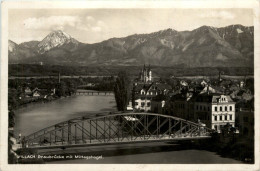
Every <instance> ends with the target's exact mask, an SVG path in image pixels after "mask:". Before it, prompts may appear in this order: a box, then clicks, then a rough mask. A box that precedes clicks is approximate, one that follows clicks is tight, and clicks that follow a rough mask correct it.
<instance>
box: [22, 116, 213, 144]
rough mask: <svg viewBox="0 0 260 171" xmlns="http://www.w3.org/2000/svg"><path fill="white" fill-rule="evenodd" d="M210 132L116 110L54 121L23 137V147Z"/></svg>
mask: <svg viewBox="0 0 260 171" xmlns="http://www.w3.org/2000/svg"><path fill="white" fill-rule="evenodd" d="M211 132H212V130H211V129H209V128H206V127H203V126H201V125H200V124H198V123H194V122H190V121H187V120H184V119H181V118H177V117H173V116H169V115H162V114H154V113H117V114H106V115H97V116H95V117H78V118H75V119H71V120H68V121H65V122H61V123H58V124H55V125H53V126H50V127H47V128H45V129H42V130H40V131H37V132H35V133H33V134H31V135H29V136H27V137H25V140H24V147H48V146H66V145H83V144H86V145H93V144H106V143H126V142H140V141H156V140H174V139H185V138H186V139H187V138H188V139H195V138H208V137H210V133H211Z"/></svg>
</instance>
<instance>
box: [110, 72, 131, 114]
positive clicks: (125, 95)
mask: <svg viewBox="0 0 260 171" xmlns="http://www.w3.org/2000/svg"><path fill="white" fill-rule="evenodd" d="M131 85H132V84H131V81H130V78H129V75H128V74H127V73H126V72H125V71H121V72H119V73H118V77H117V79H116V82H115V86H114V93H115V99H116V104H117V109H118V111H126V107H127V104H128V102H129V100H130V97H131Z"/></svg>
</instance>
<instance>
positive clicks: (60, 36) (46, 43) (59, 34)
mask: <svg viewBox="0 0 260 171" xmlns="http://www.w3.org/2000/svg"><path fill="white" fill-rule="evenodd" d="M68 43H72V44H75V45H78V43H79V42H78V41H77V40H75V39H74V38H72V37H71V36H70V35H69V34H67V33H65V32H63V31H61V30H56V31H53V32H51V33H50V34H48V35H47V36H46V37H45V38H44V39H43V40H42V41H41V42H40V43H39V44H38V48H39V49H38V51H39V53H41V54H43V53H45V52H46V51H49V50H51V49H52V48H55V47H60V46H62V45H64V44H68Z"/></svg>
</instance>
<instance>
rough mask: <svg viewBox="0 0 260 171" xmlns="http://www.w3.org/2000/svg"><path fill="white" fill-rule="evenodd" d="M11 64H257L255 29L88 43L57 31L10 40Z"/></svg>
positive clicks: (169, 33) (174, 33)
mask: <svg viewBox="0 0 260 171" xmlns="http://www.w3.org/2000/svg"><path fill="white" fill-rule="evenodd" d="M8 55H9V57H8V59H9V63H10V64H14V63H15V64H17V63H18V64H39V63H41V64H46V65H76V66H77V65H79V66H90V65H91V66H93V65H101V66H102V65H106V66H109V65H120V66H131V65H143V64H151V65H157V66H183V67H241V66H243V67H253V65H254V28H253V26H252V27H246V26H242V25H230V26H227V27H221V28H215V27H210V26H202V27H199V28H197V29H194V30H192V31H176V30H173V29H166V30H161V31H158V32H154V33H150V34H134V35H130V36H127V37H123V38H111V39H108V40H105V41H102V42H100V43H94V44H86V43H81V42H79V41H77V40H76V39H74V38H72V37H71V36H70V35H68V34H67V33H65V32H63V31H61V30H57V31H53V32H51V33H50V34H48V35H47V36H46V37H45V38H44V39H43V40H42V41H29V42H24V43H21V44H16V43H15V42H13V41H11V40H9V46H8Z"/></svg>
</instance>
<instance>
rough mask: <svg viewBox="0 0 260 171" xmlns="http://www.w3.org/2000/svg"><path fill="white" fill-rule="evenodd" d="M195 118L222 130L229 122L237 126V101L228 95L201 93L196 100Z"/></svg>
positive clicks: (219, 130) (217, 129)
mask: <svg viewBox="0 0 260 171" xmlns="http://www.w3.org/2000/svg"><path fill="white" fill-rule="evenodd" d="M194 107H195V109H194V118H195V119H198V120H200V121H201V122H202V123H204V124H206V126H207V127H209V128H211V129H215V130H216V131H218V132H221V129H222V128H223V126H224V125H226V124H227V123H229V124H230V125H232V127H235V102H234V101H233V100H232V99H231V98H230V96H228V95H223V94H221V95H219V94H207V93H205V94H200V95H198V96H197V97H196V99H195V102H194Z"/></svg>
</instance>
